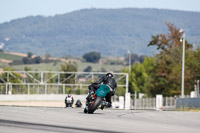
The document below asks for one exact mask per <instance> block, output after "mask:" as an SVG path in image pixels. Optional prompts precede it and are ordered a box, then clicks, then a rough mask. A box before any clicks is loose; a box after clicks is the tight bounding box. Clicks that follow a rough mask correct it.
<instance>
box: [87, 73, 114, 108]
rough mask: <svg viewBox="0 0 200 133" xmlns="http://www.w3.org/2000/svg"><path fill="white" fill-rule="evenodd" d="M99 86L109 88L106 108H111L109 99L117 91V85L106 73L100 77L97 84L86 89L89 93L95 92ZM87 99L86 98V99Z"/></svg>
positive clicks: (111, 76)
mask: <svg viewBox="0 0 200 133" xmlns="http://www.w3.org/2000/svg"><path fill="white" fill-rule="evenodd" d="M101 84H105V85H107V86H108V87H109V88H110V92H109V93H108V94H107V95H106V97H105V99H106V102H107V103H106V106H107V107H111V106H112V102H111V97H112V96H114V94H115V91H116V89H117V83H116V81H115V79H114V77H113V74H112V73H107V74H106V75H104V76H102V77H101V78H100V79H99V80H98V81H97V82H94V83H92V84H91V85H90V86H89V87H88V88H89V91H92V90H94V89H95V90H97V89H98V88H99V87H100V85H101ZM86 99H87V98H86Z"/></svg>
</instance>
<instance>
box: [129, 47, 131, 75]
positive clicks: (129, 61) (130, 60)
mask: <svg viewBox="0 0 200 133" xmlns="http://www.w3.org/2000/svg"><path fill="white" fill-rule="evenodd" d="M128 62H129V63H128V64H129V66H128V67H129V68H128V69H129V72H131V52H130V51H129V50H128Z"/></svg>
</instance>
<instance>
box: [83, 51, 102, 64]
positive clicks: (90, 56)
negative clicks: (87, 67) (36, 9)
mask: <svg viewBox="0 0 200 133" xmlns="http://www.w3.org/2000/svg"><path fill="white" fill-rule="evenodd" d="M83 59H85V60H86V61H87V62H92V63H97V62H99V59H101V54H100V53H98V52H89V53H85V54H84V55H83Z"/></svg>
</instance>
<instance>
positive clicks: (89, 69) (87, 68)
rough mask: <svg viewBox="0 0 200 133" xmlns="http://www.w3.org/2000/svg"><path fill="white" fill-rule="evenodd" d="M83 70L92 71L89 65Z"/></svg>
mask: <svg viewBox="0 0 200 133" xmlns="http://www.w3.org/2000/svg"><path fill="white" fill-rule="evenodd" d="M83 71H84V72H91V71H92V67H91V66H87V67H86V68H85V69H84V70H83Z"/></svg>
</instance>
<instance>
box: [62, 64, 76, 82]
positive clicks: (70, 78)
mask: <svg viewBox="0 0 200 133" xmlns="http://www.w3.org/2000/svg"><path fill="white" fill-rule="evenodd" d="M61 71H63V72H77V71H78V66H77V64H76V63H71V62H70V63H65V64H61ZM61 79H62V81H63V83H74V82H75V77H74V75H73V74H62V75H61Z"/></svg>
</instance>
